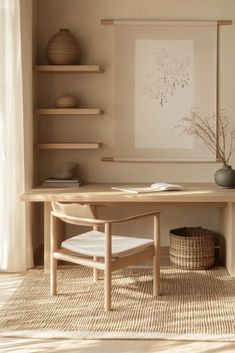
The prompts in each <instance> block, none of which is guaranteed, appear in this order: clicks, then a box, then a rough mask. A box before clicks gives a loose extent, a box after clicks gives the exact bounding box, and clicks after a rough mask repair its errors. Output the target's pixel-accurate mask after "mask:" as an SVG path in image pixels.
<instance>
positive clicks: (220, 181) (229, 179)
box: [214, 164, 235, 188]
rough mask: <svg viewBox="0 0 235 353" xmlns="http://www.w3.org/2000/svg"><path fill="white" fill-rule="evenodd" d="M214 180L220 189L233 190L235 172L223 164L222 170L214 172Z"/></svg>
mask: <svg viewBox="0 0 235 353" xmlns="http://www.w3.org/2000/svg"><path fill="white" fill-rule="evenodd" d="M214 180H215V183H216V184H217V185H218V186H220V187H222V188H233V187H235V170H234V169H232V167H231V166H230V165H227V164H225V165H224V166H223V168H221V169H218V170H217V171H216V172H215V176H214Z"/></svg>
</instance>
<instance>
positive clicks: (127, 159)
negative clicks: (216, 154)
mask: <svg viewBox="0 0 235 353" xmlns="http://www.w3.org/2000/svg"><path fill="white" fill-rule="evenodd" d="M101 161H102V162H123V163H221V161H220V160H212V159H183V158H182V159H180V158H178V159H169V158H165V159H163V158H144V157H102V158H101Z"/></svg>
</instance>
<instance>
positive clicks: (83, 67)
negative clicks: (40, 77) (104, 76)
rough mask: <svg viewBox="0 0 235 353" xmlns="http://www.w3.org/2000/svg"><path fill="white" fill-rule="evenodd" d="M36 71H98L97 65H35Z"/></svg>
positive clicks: (99, 69)
mask: <svg viewBox="0 0 235 353" xmlns="http://www.w3.org/2000/svg"><path fill="white" fill-rule="evenodd" d="M34 71H36V72H73V73H76V72H77V73H99V72H102V69H101V68H100V66H99V65H36V66H34Z"/></svg>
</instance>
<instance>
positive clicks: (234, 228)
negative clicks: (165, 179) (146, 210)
mask: <svg viewBox="0 0 235 353" xmlns="http://www.w3.org/2000/svg"><path fill="white" fill-rule="evenodd" d="M116 185H120V183H118V184H116ZM183 185H184V186H185V190H184V191H167V192H155V193H145V194H129V193H126V192H122V191H115V190H112V189H111V187H112V186H115V185H114V184H113V183H112V184H86V185H82V186H80V187H79V188H76V189H68V188H66V189H55V188H53V189H49V188H34V189H32V190H29V191H28V192H26V193H25V194H24V195H23V196H22V200H24V201H27V202H43V203H44V266H45V269H46V270H47V269H48V268H49V256H48V254H49V248H50V243H49V239H50V237H49V232H50V211H51V206H50V201H51V200H52V199H53V200H57V201H64V202H66V201H67V202H71V201H74V202H80V203H89V204H94V205H106V204H108V205H120V204H127V205H131V204H141V205H155V204H156V205H172V206H189V207H193V206H198V205H207V206H211V207H219V208H220V210H221V212H220V214H221V233H222V234H223V235H224V238H225V254H226V268H227V270H228V272H229V273H230V275H231V276H234V277H235V256H234V254H235V189H221V188H218V187H217V186H216V185H214V184H183ZM133 186H134V185H133ZM135 186H136V185H135ZM138 186H146V184H138Z"/></svg>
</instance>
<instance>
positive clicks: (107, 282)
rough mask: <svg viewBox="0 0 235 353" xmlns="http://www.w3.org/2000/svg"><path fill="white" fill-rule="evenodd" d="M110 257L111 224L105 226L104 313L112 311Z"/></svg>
mask: <svg viewBox="0 0 235 353" xmlns="http://www.w3.org/2000/svg"><path fill="white" fill-rule="evenodd" d="M111 256H112V235H111V224H109V223H106V224H105V271H104V286H105V288H104V298H105V303H104V308H105V311H110V310H111V309H112V298H111V296H112V271H111Z"/></svg>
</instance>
